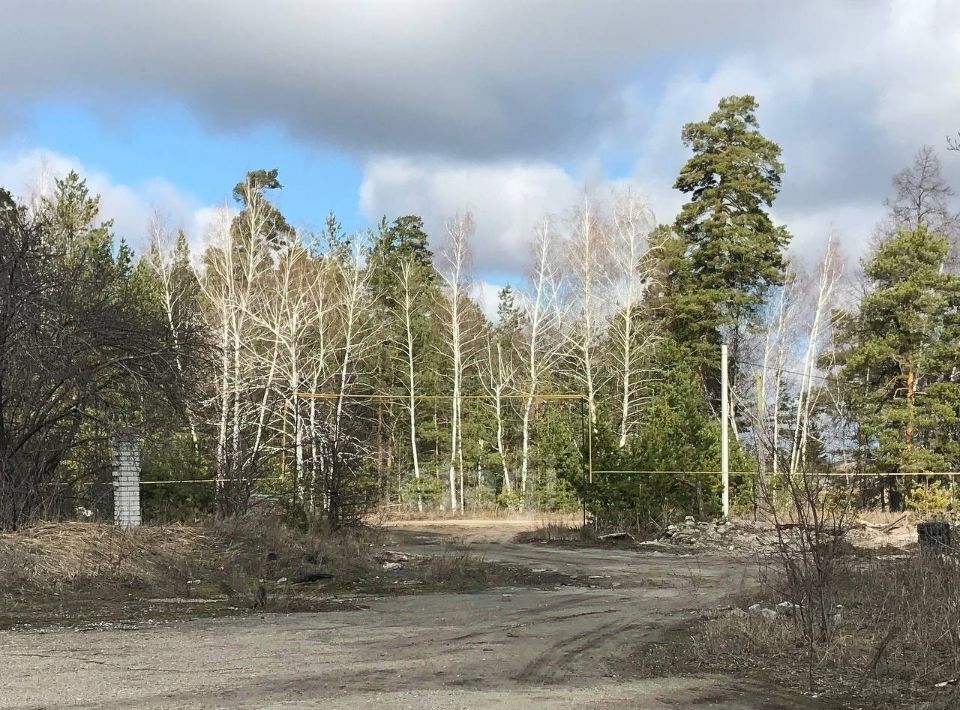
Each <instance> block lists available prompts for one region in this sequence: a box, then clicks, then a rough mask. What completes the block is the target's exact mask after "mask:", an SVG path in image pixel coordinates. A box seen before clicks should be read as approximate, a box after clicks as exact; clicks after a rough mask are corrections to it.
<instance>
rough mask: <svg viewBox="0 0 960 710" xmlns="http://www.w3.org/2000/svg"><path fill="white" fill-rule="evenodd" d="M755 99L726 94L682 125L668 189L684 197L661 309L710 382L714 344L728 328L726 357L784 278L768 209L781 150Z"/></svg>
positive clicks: (780, 240) (783, 234) (778, 235)
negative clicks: (676, 167) (763, 127)
mask: <svg viewBox="0 0 960 710" xmlns="http://www.w3.org/2000/svg"><path fill="white" fill-rule="evenodd" d="M756 110H757V102H756V100H755V99H754V98H753V97H752V96H730V97H727V98H724V99H721V101H720V105H719V106H718V108H717V110H716V111H714V112H713V113H712V114H711V115H710V117H709V118H708V119H707V120H706V121H702V122H698V123H689V124H687V125H686V126H684V127H683V132H682V136H683V142H684V144H685V145H687V146H689V147H690V148H691V149H692V150H693V153H694V154H693V157H691V158H690V160H688V161H687V163H686V164H685V165H684V166H683V168H682V169H681V171H680V175H679V176H678V177H677V181H676V183H675V184H674V187H675V188H676V189H678V190H680V191H681V192H683V193H684V194H686V195H689V197H690V201H689V202H688V203H687V204H685V205H684V206H683V208H682V210H681V211H680V214H679V215H678V216H677V220H676V223H675V229H676V239H677V240H678V241H677V243H675V244H669V245H666V247H665V254H666V255H668V256H672V261H671V263H670V268H669V275H670V280H669V281H668V301H669V308H668V315H669V319H670V327H671V330H672V331H673V333H674V336H675V337H676V339H677V340H678V341H679V342H681V343H683V344H685V345H687V346H688V347H690V348H691V350H692V351H693V352H694V353H695V355H696V357H697V358H698V359H699V360H701V362H702V363H703V364H702V365H701V368H702V370H703V371H704V373H705V374H708V377H707V378H706V379H707V385H708V387H710V388H711V389H713V388H714V386H715V385H714V382H713V380H714V379H715V374H716V365H715V363H716V362H717V360H718V348H719V345H720V342H721V340H722V339H723V335H722V332H723V331H724V330H730V331H731V341H732V342H731V345H732V349H733V353H732V354H733V356H734V361H735V360H736V345H737V341H738V338H739V333H741V332H742V331H743V330H744V329H745V328H747V327H749V326H750V325H751V324H752V323H753V321H754V318H755V315H756V313H757V311H758V309H759V307H760V306H761V304H762V303H763V302H764V298H765V296H766V295H767V292H768V290H769V289H770V288H771V287H772V286H774V285H776V284H779V283H781V282H782V279H783V273H784V260H783V249H784V247H786V245H787V243H788V242H789V234H788V233H787V231H786V229H785V228H784V227H778V226H776V225H774V224H773V222H772V221H771V219H770V215H769V214H768V212H767V210H769V208H770V207H771V205H772V204H773V201H774V198H775V197H776V195H777V192H778V191H779V189H780V176H781V175H782V173H783V164H782V163H781V162H780V147H779V146H778V145H777V144H776V143H774V142H773V141H771V140H769V139H767V138H765V137H764V136H763V135H762V134H761V133H760V131H759V124H758V122H757V118H756Z"/></svg>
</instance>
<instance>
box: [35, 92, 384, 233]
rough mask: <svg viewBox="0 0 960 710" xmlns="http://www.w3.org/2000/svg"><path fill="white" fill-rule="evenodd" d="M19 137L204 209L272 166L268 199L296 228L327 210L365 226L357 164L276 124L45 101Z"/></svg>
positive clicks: (164, 107) (314, 224) (170, 108)
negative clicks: (166, 187)
mask: <svg viewBox="0 0 960 710" xmlns="http://www.w3.org/2000/svg"><path fill="white" fill-rule="evenodd" d="M18 140H19V142H20V144H21V145H22V146H23V147H25V148H26V147H32V146H44V147H45V148H48V149H50V150H53V151H56V152H58V153H63V154H65V155H71V156H75V157H76V158H78V159H79V160H80V162H81V163H82V164H83V165H84V166H87V167H88V168H90V169H93V170H97V171H100V172H104V173H107V174H109V175H110V176H111V177H112V178H113V179H114V180H116V181H118V182H121V183H126V184H133V185H135V184H140V183H143V182H145V181H148V180H150V179H152V178H155V177H157V176H160V177H162V178H164V179H165V180H167V181H169V182H170V183H172V184H173V185H175V186H177V187H178V188H179V189H181V190H183V191H185V192H186V193H188V194H190V195H192V196H194V197H195V198H197V199H198V200H199V201H200V202H202V203H204V204H218V203H222V202H224V201H226V200H230V191H231V190H232V189H233V186H234V185H235V184H236V183H237V182H239V180H240V179H241V178H242V177H243V175H244V174H245V173H246V171H247V170H252V169H256V168H274V167H275V168H279V170H280V176H281V182H282V183H283V185H284V188H283V190H282V191H280V192H279V193H277V194H276V195H275V197H274V200H275V201H276V202H277V204H278V205H280V207H281V208H282V209H283V211H284V213H285V214H287V215H288V217H289V219H290V221H291V222H293V223H294V224H298V225H303V226H306V227H308V228H312V229H313V228H320V227H322V226H323V221H324V218H325V217H326V215H327V213H328V212H329V211H331V210H333V211H334V212H335V213H336V214H337V217H338V219H339V220H340V221H341V222H342V224H343V225H344V228H345V229H347V230H349V231H354V230H358V229H362V228H364V227H365V226H366V224H367V220H365V219H364V218H363V217H362V216H361V215H360V214H359V211H358V202H357V192H358V190H359V187H360V181H361V179H362V169H361V166H360V165H359V164H358V163H357V161H356V160H354V159H351V157H350V156H349V155H347V154H346V153H344V152H342V151H337V150H335V149H333V148H324V147H321V146H313V145H304V144H303V143H302V142H300V141H297V140H294V139H291V138H290V137H289V136H288V135H287V134H286V131H285V130H284V128H283V127H282V126H281V125H277V124H274V125H264V126H260V127H244V128H238V129H235V130H231V131H216V132H211V131H208V130H205V129H204V128H203V127H202V126H201V125H200V124H199V122H198V121H197V120H196V118H195V117H194V116H193V115H192V114H191V112H190V110H189V108H188V107H186V106H183V105H175V104H172V103H168V102H160V101H157V102H154V103H153V104H152V105H149V106H143V107H136V108H133V109H130V110H127V111H125V112H124V113H123V114H122V115H117V116H113V117H103V116H99V115H97V114H95V113H93V112H92V111H90V110H88V109H86V108H84V107H83V106H81V105H78V104H77V103H71V102H64V101H54V100H46V101H41V102H38V103H37V104H36V105H35V106H32V107H31V109H30V115H29V119H28V121H27V122H26V123H25V124H24V126H23V128H22V129H21V136H20V137H19V139H18ZM158 207H162V206H160V205H158ZM130 236H131V237H132V238H133V239H137V238H138V235H130Z"/></svg>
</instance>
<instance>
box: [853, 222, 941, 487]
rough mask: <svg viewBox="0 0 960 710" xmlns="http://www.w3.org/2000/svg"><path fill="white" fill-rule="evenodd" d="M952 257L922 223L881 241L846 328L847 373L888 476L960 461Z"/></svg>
mask: <svg viewBox="0 0 960 710" xmlns="http://www.w3.org/2000/svg"><path fill="white" fill-rule="evenodd" d="M947 252H948V244H947V239H946V238H945V237H943V236H940V235H938V234H934V233H932V232H930V231H929V230H927V229H926V228H925V227H922V226H921V227H920V228H918V229H914V230H911V231H903V232H899V233H898V234H897V235H896V236H895V237H893V238H891V239H889V240H887V241H886V242H883V243H882V244H880V246H879V247H878V248H877V250H876V253H875V254H874V255H873V257H872V258H871V259H870V261H869V262H868V263H867V264H866V265H865V269H864V271H865V274H866V276H867V278H868V279H869V291H868V293H867V294H866V296H864V298H863V300H862V301H861V303H860V308H859V312H858V313H856V314H855V315H850V316H848V318H847V322H846V325H845V327H844V328H843V329H842V331H841V335H840V337H841V342H840V345H841V350H840V359H839V362H840V364H841V365H842V367H841V369H840V372H839V376H840V378H841V379H842V381H843V385H844V388H843V390H844V392H845V393H846V397H847V400H848V404H849V406H850V407H851V409H852V410H853V412H854V413H855V416H856V418H857V422H858V425H859V427H860V430H861V433H862V435H863V436H864V437H865V438H866V441H867V446H868V455H869V457H870V461H871V462H872V464H873V466H874V467H875V470H877V471H879V472H893V471H912V472H918V471H934V470H940V471H942V470H951V471H952V470H955V467H956V466H957V465H958V463H960V444H958V438H957V434H958V426H960V382H957V381H956V377H955V374H954V373H955V372H956V370H957V367H958V366H960V277H957V276H954V275H952V274H949V273H947V272H945V271H944V270H943V269H942V264H943V260H944V259H945V257H946V255H947Z"/></svg>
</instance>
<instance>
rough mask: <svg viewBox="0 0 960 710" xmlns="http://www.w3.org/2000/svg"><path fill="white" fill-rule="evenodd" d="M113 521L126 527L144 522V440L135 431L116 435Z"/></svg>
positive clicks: (114, 439) (114, 444)
mask: <svg viewBox="0 0 960 710" xmlns="http://www.w3.org/2000/svg"><path fill="white" fill-rule="evenodd" d="M112 444H113V520H114V522H115V523H116V524H117V525H119V526H121V527H124V528H129V527H136V526H137V525H140V523H141V518H140V439H139V437H138V436H137V435H136V433H134V432H129V431H127V432H118V433H116V434H114V436H113V441H112Z"/></svg>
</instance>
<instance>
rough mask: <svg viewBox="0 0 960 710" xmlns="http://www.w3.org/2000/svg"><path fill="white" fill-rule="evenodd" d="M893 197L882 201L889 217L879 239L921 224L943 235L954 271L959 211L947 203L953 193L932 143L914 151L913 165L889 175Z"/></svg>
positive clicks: (959, 230)
mask: <svg viewBox="0 0 960 710" xmlns="http://www.w3.org/2000/svg"><path fill="white" fill-rule="evenodd" d="M893 189H894V196H893V198H892V199H887V200H885V201H884V204H885V205H886V207H887V209H888V210H889V218H888V219H887V220H886V221H885V222H883V223H882V224H881V225H880V228H879V238H880V239H881V240H883V239H885V238H886V237H889V236H890V235H892V234H893V233H894V232H896V231H897V230H914V229H919V228H921V227H925V228H926V229H929V230H930V231H932V232H935V233H937V234H940V235H942V236H944V237H946V238H947V240H948V241H949V243H950V255H949V256H948V257H947V261H948V265H949V266H950V267H951V270H955V267H956V266H957V264H956V261H957V259H958V258H960V254H958V253H957V250H958V248H960V245H958V240H960V214H958V213H957V212H955V211H954V210H953V208H952V206H951V201H952V200H953V198H954V196H955V193H954V191H953V188H952V187H951V186H950V184H949V183H948V182H947V181H946V178H944V177H943V171H942V168H941V165H940V159H939V158H938V157H937V152H936V150H935V149H934V148H933V146H929V145H925V146H923V147H922V148H920V150H918V151H917V153H916V155H915V156H914V158H913V164H912V165H911V166H910V167H909V168H905V169H903V170H901V171H900V172H899V173H897V174H896V175H894V176H893Z"/></svg>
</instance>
